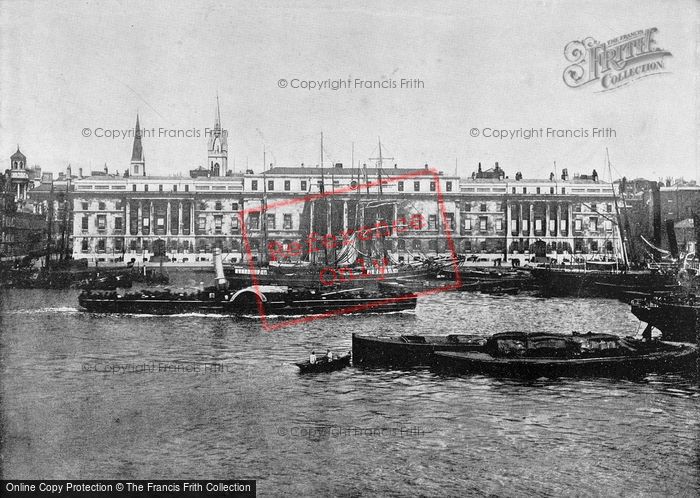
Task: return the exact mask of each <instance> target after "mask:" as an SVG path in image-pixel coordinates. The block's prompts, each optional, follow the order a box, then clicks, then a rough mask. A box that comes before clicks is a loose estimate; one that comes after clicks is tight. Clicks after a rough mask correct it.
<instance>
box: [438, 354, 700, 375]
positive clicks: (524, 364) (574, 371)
mask: <svg viewBox="0 0 700 498" xmlns="http://www.w3.org/2000/svg"><path fill="white" fill-rule="evenodd" d="M696 360H697V348H696V347H694V346H678V347H674V348H672V349H669V350H667V351H659V352H655V353H649V354H642V355H636V356H613V357H601V358H580V359H555V358H496V357H493V356H491V355H489V354H487V353H483V352H467V353H458V352H445V351H440V352H437V353H435V360H434V367H435V368H436V369H437V370H440V371H443V372H449V373H475V374H487V375H494V376H504V377H526V378H538V377H549V378H555V377H638V376H641V375H644V374H646V373H648V372H664V371H677V370H684V369H688V370H689V369H694V368H695V362H696Z"/></svg>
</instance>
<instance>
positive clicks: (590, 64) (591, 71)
mask: <svg viewBox="0 0 700 498" xmlns="http://www.w3.org/2000/svg"><path fill="white" fill-rule="evenodd" d="M657 34H658V29H656V28H648V29H644V30H639V31H635V32H634V33H630V34H627V35H623V36H618V37H617V38H613V39H612V40H608V41H607V42H605V43H600V42H598V41H596V40H595V39H593V38H591V37H589V38H585V39H583V40H581V41H579V40H574V41H572V42H569V43H568V44H567V45H566V47H565V48H564V56H565V57H566V60H567V61H569V62H571V65H570V66H568V67H567V68H566V69H565V70H564V74H563V78H564V83H566V84H567V85H568V86H570V87H571V88H580V87H583V86H586V85H590V86H591V87H594V88H599V89H598V90H597V91H599V92H605V91H610V90H616V89H618V88H620V87H622V86H625V85H628V84H629V83H632V82H633V81H637V80H639V79H641V78H645V77H647V76H652V75H656V74H661V73H665V72H668V70H667V68H666V61H665V60H664V58H665V57H671V52H669V51H668V50H664V49H663V48H660V47H659V46H658V45H657V40H656V35H657Z"/></svg>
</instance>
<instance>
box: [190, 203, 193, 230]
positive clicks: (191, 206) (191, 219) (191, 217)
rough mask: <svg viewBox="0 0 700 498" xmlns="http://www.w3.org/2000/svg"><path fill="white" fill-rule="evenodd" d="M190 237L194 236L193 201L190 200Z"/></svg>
mask: <svg viewBox="0 0 700 498" xmlns="http://www.w3.org/2000/svg"><path fill="white" fill-rule="evenodd" d="M190 237H194V201H192V202H190Z"/></svg>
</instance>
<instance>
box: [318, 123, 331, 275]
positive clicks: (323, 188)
mask: <svg viewBox="0 0 700 498" xmlns="http://www.w3.org/2000/svg"><path fill="white" fill-rule="evenodd" d="M320 192H321V199H322V201H323V203H324V204H325V211H326V235H329V236H330V234H331V233H330V232H331V226H330V209H328V200H327V199H326V198H325V196H324V195H323V194H324V193H325V192H326V178H325V176H324V174H323V132H321V189H320ZM329 238H330V237H329ZM323 263H324V264H325V265H326V266H328V247H326V243H325V242H324V243H323Z"/></svg>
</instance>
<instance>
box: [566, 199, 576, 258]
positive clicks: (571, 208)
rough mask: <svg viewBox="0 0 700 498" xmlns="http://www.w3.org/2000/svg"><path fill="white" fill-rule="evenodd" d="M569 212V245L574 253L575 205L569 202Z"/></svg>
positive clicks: (567, 227) (567, 221)
mask: <svg viewBox="0 0 700 498" xmlns="http://www.w3.org/2000/svg"><path fill="white" fill-rule="evenodd" d="M567 214H568V216H569V218H568V219H567V220H566V234H567V235H568V239H569V245H570V246H571V251H572V254H573V253H575V252H576V251H575V249H574V205H573V204H571V203H569V206H568V213H567Z"/></svg>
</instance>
